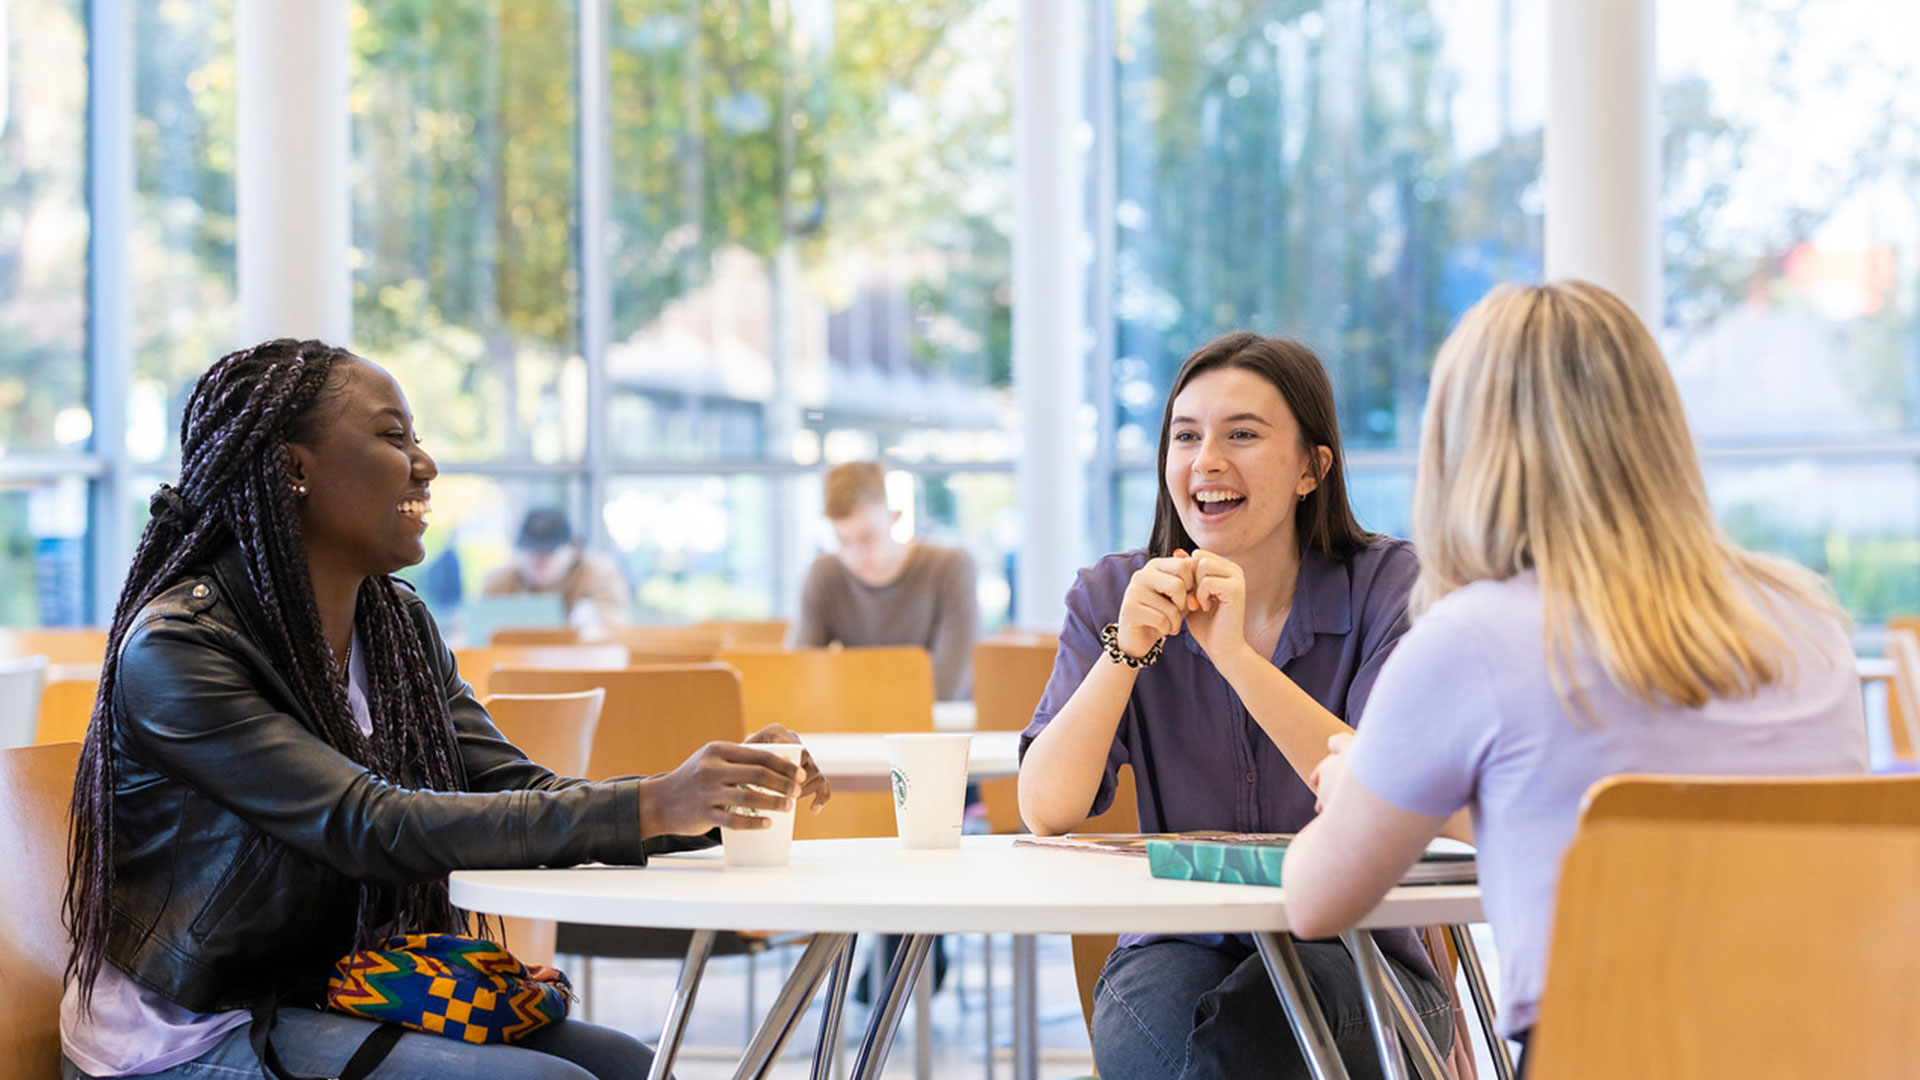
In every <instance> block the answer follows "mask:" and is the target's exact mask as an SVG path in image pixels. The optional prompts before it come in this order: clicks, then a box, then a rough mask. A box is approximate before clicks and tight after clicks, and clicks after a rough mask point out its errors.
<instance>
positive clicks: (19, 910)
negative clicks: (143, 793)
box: [0, 743, 80, 1080]
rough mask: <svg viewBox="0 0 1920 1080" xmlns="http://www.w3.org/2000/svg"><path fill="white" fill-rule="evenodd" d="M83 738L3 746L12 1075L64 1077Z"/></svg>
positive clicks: (2, 996) (3, 901) (1, 883)
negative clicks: (65, 989)
mask: <svg viewBox="0 0 1920 1080" xmlns="http://www.w3.org/2000/svg"><path fill="white" fill-rule="evenodd" d="M79 762H80V746H79V744H77V743H61V744H59V745H57V746H34V747H27V748H24V749H16V750H4V751H0V866H4V867H6V868H7V872H6V873H5V874H0V907H4V909H5V910H6V913H7V916H6V918H4V919H0V1000H5V1001H6V1003H7V1006H6V1008H4V1009H0V1061H4V1062H6V1065H7V1067H6V1069H5V1070H4V1071H5V1072H6V1074H7V1075H8V1076H18V1077H22V1078H31V1080H54V1078H55V1077H58V1076H59V1075H60V994H61V990H62V987H61V977H62V975H63V974H64V972H65V971H66V966H67V931H66V927H65V926H63V925H62V924H61V921H60V902H61V899H62V896H63V891H64V889H65V888H66V878H67V803H68V801H69V800H71V799H72V797H73V773H74V769H75V768H77V767H78V765H79Z"/></svg>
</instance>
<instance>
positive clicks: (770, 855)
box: [720, 743, 806, 867]
mask: <svg viewBox="0 0 1920 1080" xmlns="http://www.w3.org/2000/svg"><path fill="white" fill-rule="evenodd" d="M752 746H753V748H754V749H755V750H765V751H767V752H768V753H771V754H779V755H780V756H781V757H783V758H786V759H787V760H788V761H791V762H793V763H794V764H795V765H798V764H799V763H800V755H801V753H802V752H804V751H805V749H806V748H805V747H803V746H801V745H800V744H799V743H753V744H752ZM747 786H748V787H749V788H751V789H752V790H754V791H765V790H766V789H765V788H756V787H752V785H747ZM771 794H776V795H778V794H784V792H771ZM749 813H750V814H751V815H753V816H755V817H764V818H769V819H771V820H772V822H773V823H772V824H771V825H768V826H767V827H766V828H764V829H729V828H727V827H726V826H724V825H723V826H721V827H720V846H721V847H722V848H723V849H725V853H726V859H727V865H728V866H757V867H765V866H785V865H787V860H788V859H789V858H790V857H791V856H792V852H793V811H792V810H752V811H749Z"/></svg>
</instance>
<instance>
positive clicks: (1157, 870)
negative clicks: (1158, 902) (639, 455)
mask: <svg viewBox="0 0 1920 1080" xmlns="http://www.w3.org/2000/svg"><path fill="white" fill-rule="evenodd" d="M1293 835H1294V834H1292V833H1236V832H1221V831H1215V830H1205V829H1202V830H1195V831H1192V832H1177V833H1068V834H1066V835H1065V836H1021V837H1019V838H1017V839H1016V840H1014V843H1015V844H1016V845H1022V846H1030V847H1050V848H1059V849H1062V850H1068V851H1091V852H1099V853H1102V854H1109V855H1129V856H1133V857H1135V858H1142V857H1143V858H1145V859H1146V860H1147V863H1148V866H1149V867H1150V869H1151V870H1152V872H1153V876H1154V877H1159V878H1174V879H1178V880H1181V881H1220V882H1229V883H1236V884H1245V885H1275V886H1277V885H1279V884H1280V865H1281V863H1282V862H1283V861H1284V860H1285V857H1286V852H1287V844H1288V842H1289V841H1291V840H1292V839H1293ZM1478 880H1479V874H1478V870H1477V868H1476V866H1475V865H1474V860H1473V848H1472V846H1470V845H1468V844H1463V843H1461V842H1460V841H1458V840H1449V839H1446V838H1444V837H1443V838H1441V839H1438V840H1435V841H1434V842H1433V843H1431V844H1429V845H1427V851H1426V854H1424V855H1422V856H1421V857H1420V861H1419V862H1417V863H1414V864H1413V866H1411V867H1410V868H1408V870H1407V872H1406V873H1405V874H1403V875H1402V876H1401V878H1400V884H1402V885H1470V884H1473V883H1474V882H1476V881H1478Z"/></svg>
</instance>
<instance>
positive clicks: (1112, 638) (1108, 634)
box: [1100, 623, 1167, 668]
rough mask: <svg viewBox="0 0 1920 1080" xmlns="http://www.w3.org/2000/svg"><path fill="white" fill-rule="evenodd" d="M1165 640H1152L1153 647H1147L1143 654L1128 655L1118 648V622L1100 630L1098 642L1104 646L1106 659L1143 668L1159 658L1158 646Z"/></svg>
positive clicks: (1131, 666)
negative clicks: (1145, 653) (1145, 652)
mask: <svg viewBox="0 0 1920 1080" xmlns="http://www.w3.org/2000/svg"><path fill="white" fill-rule="evenodd" d="M1166 640H1167V639H1166V638H1161V639H1160V640H1159V641H1156V642H1154V643H1153V648H1151V649H1148V650H1147V655H1145V656H1128V655H1127V654H1126V653H1124V652H1122V651H1121V650H1120V624H1119V623H1108V624H1107V628H1106V629H1105V630H1102V631H1100V644H1102V645H1104V646H1106V649H1107V659H1109V660H1111V661H1113V662H1114V663H1116V664H1125V665H1127V666H1128V667H1130V668H1143V667H1146V666H1147V665H1148V664H1151V663H1153V662H1154V661H1155V660H1158V659H1160V646H1161V645H1164V644H1166Z"/></svg>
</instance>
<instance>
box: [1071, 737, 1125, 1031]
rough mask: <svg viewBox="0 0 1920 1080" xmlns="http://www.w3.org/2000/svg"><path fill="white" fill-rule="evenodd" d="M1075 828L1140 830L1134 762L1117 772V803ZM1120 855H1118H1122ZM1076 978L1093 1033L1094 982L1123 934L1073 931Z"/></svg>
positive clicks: (1088, 1028)
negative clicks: (1134, 780) (1134, 783)
mask: <svg viewBox="0 0 1920 1080" xmlns="http://www.w3.org/2000/svg"><path fill="white" fill-rule="evenodd" d="M1072 831H1073V832H1085V833H1137V832H1139V831H1140V800H1139V798H1138V796H1137V795H1136V794H1135V792H1134V787H1133V766H1131V765H1122V766H1120V771H1119V772H1118V773H1116V774H1115V780H1114V788H1113V805H1112V806H1109V807H1107V809H1106V811H1105V812H1104V813H1100V814H1095V815H1094V816H1092V817H1090V818H1088V819H1087V820H1085V821H1083V822H1081V823H1080V825H1079V827H1078V828H1075V829H1073V830H1072ZM1118 857H1119V856H1115V858H1118ZM1072 944H1073V981H1074V983H1075V984H1076V985H1077V986H1078V988H1079V990H1080V1015H1081V1017H1082V1018H1083V1019H1085V1020H1086V1022H1087V1035H1088V1037H1089V1038H1091V1037H1092V1035H1093V985H1094V983H1095V982H1097V981H1098V980H1099V978H1100V969H1101V968H1103V967H1105V966H1106V963H1107V956H1108V954H1110V953H1112V952H1113V950H1114V949H1116V948H1118V947H1119V945H1120V935H1119V934H1075V935H1073V943H1072Z"/></svg>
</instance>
